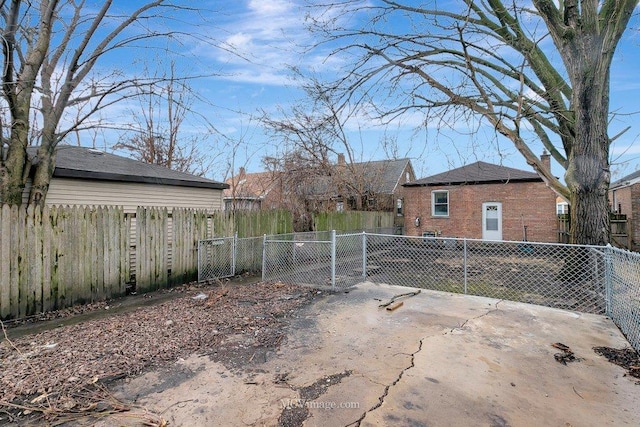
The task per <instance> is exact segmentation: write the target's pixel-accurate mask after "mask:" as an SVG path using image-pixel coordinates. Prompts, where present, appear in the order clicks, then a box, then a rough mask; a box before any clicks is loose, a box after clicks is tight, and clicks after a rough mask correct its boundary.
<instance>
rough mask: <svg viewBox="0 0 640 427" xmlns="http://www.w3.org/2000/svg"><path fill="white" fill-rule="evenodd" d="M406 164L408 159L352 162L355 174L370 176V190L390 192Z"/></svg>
mask: <svg viewBox="0 0 640 427" xmlns="http://www.w3.org/2000/svg"><path fill="white" fill-rule="evenodd" d="M408 164H409V159H397V160H377V161H371V162H363V163H354V164H353V166H354V171H355V175H356V176H366V177H369V178H370V185H371V186H372V187H373V188H370V189H369V190H370V191H373V192H376V193H380V194H392V193H393V191H394V190H395V188H396V186H397V185H398V182H399V181H400V179H401V178H402V172H403V171H404V168H405V167H406V166H407V165H408Z"/></svg>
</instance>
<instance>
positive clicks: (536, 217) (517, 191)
mask: <svg viewBox="0 0 640 427" xmlns="http://www.w3.org/2000/svg"><path fill="white" fill-rule="evenodd" d="M541 159H542V161H543V163H544V164H545V165H547V167H549V166H550V156H549V155H548V154H543V155H542V157H541ZM404 186H405V188H406V192H405V199H406V203H405V224H404V226H405V234H406V235H410V236H422V235H425V234H429V235H434V234H435V235H438V236H442V237H466V238H473V239H485V240H511V241H520V240H523V239H524V238H525V234H526V239H527V240H529V241H535V242H547V243H551V242H557V238H558V237H557V214H556V194H555V193H554V192H553V191H552V190H551V189H550V188H549V187H547V185H546V184H545V183H544V182H543V180H542V178H540V177H539V176H538V175H537V174H535V173H533V172H527V171H523V170H519V169H514V168H508V167H504V166H499V165H493V164H490V163H485V162H476V163H473V164H470V165H467V166H463V167H460V168H457V169H452V170H450V171H448V172H444V173H440V174H437V175H433V176H430V177H427V178H423V179H420V180H417V181H414V182H410V183H408V184H405V185H404Z"/></svg>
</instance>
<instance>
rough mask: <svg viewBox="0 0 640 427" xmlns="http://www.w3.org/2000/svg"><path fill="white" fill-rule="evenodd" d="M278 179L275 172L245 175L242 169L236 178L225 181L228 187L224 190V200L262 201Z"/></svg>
mask: <svg viewBox="0 0 640 427" xmlns="http://www.w3.org/2000/svg"><path fill="white" fill-rule="evenodd" d="M277 177H278V174H277V173H276V172H256V173H245V172H244V170H243V169H241V170H240V173H239V174H238V175H236V176H233V177H231V178H229V179H227V180H226V181H225V182H226V184H227V185H228V186H229V187H228V188H227V189H226V190H224V193H223V196H224V198H225V199H244V200H258V199H264V198H265V197H266V196H267V194H269V191H271V189H272V188H273V185H274V183H275V181H276V179H277Z"/></svg>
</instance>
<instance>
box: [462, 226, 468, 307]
mask: <svg viewBox="0 0 640 427" xmlns="http://www.w3.org/2000/svg"><path fill="white" fill-rule="evenodd" d="M462 242H463V246H462V247H463V254H462V270H463V271H464V294H465V295H466V294H467V292H468V289H467V239H466V237H465V238H463V239H462Z"/></svg>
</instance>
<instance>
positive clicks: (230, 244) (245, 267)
mask: <svg viewBox="0 0 640 427" xmlns="http://www.w3.org/2000/svg"><path fill="white" fill-rule="evenodd" d="M262 241H263V238H262V237H248V238H241V239H239V238H238V237H237V236H234V237H220V238H215V239H207V240H200V241H199V242H198V281H199V282H202V281H205V280H212V279H222V278H225V277H231V276H236V275H239V274H243V273H255V274H257V273H259V272H260V271H261V270H262V257H263V253H262Z"/></svg>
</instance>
